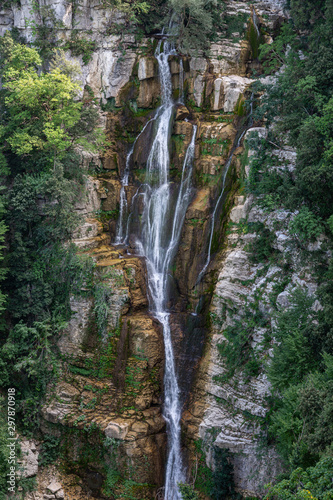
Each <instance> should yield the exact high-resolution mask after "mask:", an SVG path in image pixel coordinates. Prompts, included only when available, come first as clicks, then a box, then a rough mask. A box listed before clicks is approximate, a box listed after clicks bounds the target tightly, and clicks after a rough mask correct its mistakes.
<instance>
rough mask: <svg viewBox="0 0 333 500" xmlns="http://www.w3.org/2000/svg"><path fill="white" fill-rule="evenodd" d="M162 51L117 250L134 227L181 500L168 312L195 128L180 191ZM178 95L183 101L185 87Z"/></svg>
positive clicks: (171, 481) (175, 499)
mask: <svg viewBox="0 0 333 500" xmlns="http://www.w3.org/2000/svg"><path fill="white" fill-rule="evenodd" d="M161 48H162V40H161V41H160V42H159V44H158V47H157V49H156V53H155V57H156V59H157V62H158V67H159V78H160V83H161V97H162V104H161V106H160V108H158V110H157V113H156V115H155V131H154V140H153V143H152V145H151V148H150V152H149V155H148V159H147V164H146V176H145V181H144V183H143V184H142V185H141V186H140V187H139V188H138V190H137V192H136V193H135V195H134V197H133V198H132V205H131V210H130V212H131V213H130V214H129V216H127V212H128V207H127V201H126V202H125V201H124V202H122V198H121V203H120V214H119V222H118V230H117V238H116V241H117V243H118V244H120V243H126V241H127V240H128V234H129V227H130V226H131V228H130V229H131V234H133V236H134V235H135V246H136V248H137V250H138V252H139V254H140V255H142V256H143V257H145V260H146V266H147V282H148V289H149V300H150V309H151V312H152V314H153V315H154V317H155V318H157V319H158V320H159V322H160V324H161V325H162V328H163V337H164V349H165V373H164V407H163V415H164V418H165V421H166V424H167V433H168V455H167V464H166V474H165V486H164V498H165V500H180V499H181V495H180V493H179V491H178V486H177V484H178V483H179V482H184V481H185V479H186V475H185V471H184V467H183V463H182V457H181V433H180V420H181V415H182V408H181V403H180V389H179V384H178V379H177V374H176V366H175V356H174V352H173V345H172V337H171V328H170V312H169V311H168V308H167V306H168V302H169V293H168V289H169V272H170V265H171V263H172V260H173V258H174V257H175V254H176V251H177V247H178V243H179V239H180V235H181V231H182V227H183V223H184V219H185V213H186V210H187V207H188V205H189V202H190V200H191V194H192V188H191V178H192V170H193V160H194V149H195V138H196V131H197V127H196V126H195V125H194V126H193V133H192V138H191V142H190V144H189V146H188V148H187V151H186V154H185V158H184V162H183V167H182V176H181V181H180V184H179V186H177V185H176V184H175V183H174V182H171V181H170V179H169V169H170V154H169V142H170V135H171V127H172V123H173V117H174V107H175V102H174V100H173V99H172V83H171V72H170V68H169V62H168V59H169V56H170V55H172V54H175V51H174V49H173V47H172V45H171V44H170V43H168V42H167V41H166V40H164V41H163V50H162V49H161ZM181 68H182V66H181ZM182 79H183V75H182ZM181 81H182V80H181ZM180 91H181V98H182V96H183V87H181V89H180ZM142 132H143V131H142ZM142 132H141V133H142ZM134 145H135V144H134ZM134 145H133V147H132V148H131V150H130V152H129V153H128V155H127V159H126V168H125V172H124V175H123V179H122V189H124V191H125V188H126V186H127V185H128V177H129V164H130V160H131V157H132V154H133V150H134ZM123 199H124V200H125V199H126V196H123ZM122 203H123V204H122ZM140 207H141V208H140ZM140 212H141V213H140ZM126 220H127V221H126ZM125 225H126V231H125Z"/></svg>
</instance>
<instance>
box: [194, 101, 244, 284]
mask: <svg viewBox="0 0 333 500" xmlns="http://www.w3.org/2000/svg"><path fill="white" fill-rule="evenodd" d="M252 113H253V93H252V94H251V99H250V113H249V115H248V123H247V125H246V126H245V127H244V130H243V131H242V132H241V134H240V135H239V137H238V138H236V140H235V142H234V145H233V147H232V150H231V152H230V154H229V157H228V160H227V162H226V164H225V167H224V172H223V177H222V187H221V193H220V196H219V197H218V199H217V202H216V204H215V208H214V211H213V214H212V222H211V228H210V235H209V244H208V252H207V259H206V262H205V265H204V267H203V268H202V270H201V272H200V274H199V276H198V279H197V281H196V284H198V283H199V282H200V280H201V278H202V277H203V275H204V274H205V272H206V270H207V267H208V266H209V263H210V258H211V251H212V242H213V235H214V226H215V217H216V213H217V211H218V208H219V205H220V202H221V200H222V197H223V194H224V189H225V182H226V178H227V175H228V172H229V168H230V165H231V163H232V159H233V157H234V153H235V150H236V149H237V148H238V147H239V146H240V144H241V142H242V139H243V137H244V135H245V133H246V131H247V130H248V129H249V128H250V127H252V123H253V119H252Z"/></svg>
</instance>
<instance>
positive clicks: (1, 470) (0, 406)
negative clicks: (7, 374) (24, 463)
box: [0, 396, 9, 498]
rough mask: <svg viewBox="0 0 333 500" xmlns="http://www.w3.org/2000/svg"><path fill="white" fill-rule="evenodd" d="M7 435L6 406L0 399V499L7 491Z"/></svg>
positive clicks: (3, 399) (2, 399)
mask: <svg viewBox="0 0 333 500" xmlns="http://www.w3.org/2000/svg"><path fill="white" fill-rule="evenodd" d="M7 444H8V433H7V405H6V401H5V398H4V397H3V396H1V397H0V498H5V497H4V495H5V493H7V492H8V490H7V487H8V485H7V473H8V472H9V464H8V450H9V448H8V447H7Z"/></svg>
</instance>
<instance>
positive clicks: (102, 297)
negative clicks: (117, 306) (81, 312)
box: [94, 283, 113, 338]
mask: <svg viewBox="0 0 333 500" xmlns="http://www.w3.org/2000/svg"><path fill="white" fill-rule="evenodd" d="M112 294H113V291H112V289H111V288H110V285H108V284H104V283H99V284H97V285H96V286H95V288H94V299H95V304H94V313H95V318H96V324H97V328H98V332H99V334H100V335H101V337H102V338H104V337H105V334H106V331H107V326H108V318H109V313H110V298H111V295H112Z"/></svg>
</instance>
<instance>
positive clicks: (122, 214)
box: [114, 116, 156, 245]
mask: <svg viewBox="0 0 333 500" xmlns="http://www.w3.org/2000/svg"><path fill="white" fill-rule="evenodd" d="M155 119H156V116H155V117H154V118H152V119H151V120H149V121H148V122H147V123H146V125H145V126H144V127H143V129H142V130H141V132H140V134H139V135H138V136H137V138H136V139H135V141H134V143H133V146H132V147H131V149H130V150H129V153H128V154H127V157H126V165H125V170H124V175H123V176H122V178H121V189H120V200H119V219H118V223H117V230H116V240H115V243H114V244H115V245H125V244H126V243H127V237H128V224H127V219H128V205H127V196H126V189H125V188H126V187H127V186H128V180H129V174H130V161H131V158H132V156H133V151H134V147H135V144H136V142H137V140H138V139H139V137H140V136H141V135H142V134H143V133H144V131H145V130H146V128H147V126H148V125H149V123H151V122H152V121H154V120H155ZM125 228H126V231H125Z"/></svg>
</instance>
